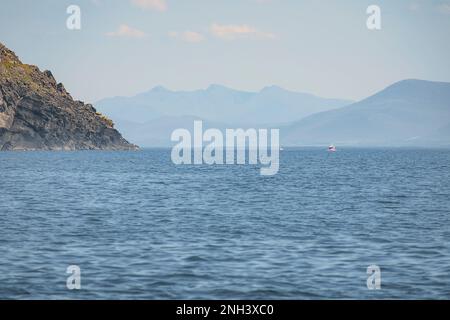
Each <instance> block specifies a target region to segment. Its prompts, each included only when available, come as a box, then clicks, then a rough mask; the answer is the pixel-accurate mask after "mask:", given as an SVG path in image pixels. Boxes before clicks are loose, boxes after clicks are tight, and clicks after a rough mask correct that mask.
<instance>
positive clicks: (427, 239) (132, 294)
mask: <svg viewBox="0 0 450 320" xmlns="http://www.w3.org/2000/svg"><path fill="white" fill-rule="evenodd" d="M0 179H1V182H0V298H1V299H348V298H350V299H375V298H377V299H380V298H381V299H385V298H390V299H398V298H404V299H417V298H421V299H443V298H447V299H448V298H450V150H437V149H436V150H425V149H417V150H414V149H340V150H339V152H337V153H335V154H328V153H327V152H326V151H324V150H322V149H289V150H285V151H283V152H282V153H281V159H280V172H279V174H278V175H276V176H273V177H264V176H261V175H260V174H259V168H258V167H256V166H240V165H239V166H238V165H232V166H175V165H173V164H172V162H171V160H170V150H164V149H150V150H143V151H140V152H24V153H20V152H4V153H0ZM373 264H375V265H378V266H379V267H380V268H381V290H368V288H367V284H366V281H367V277H368V275H367V273H366V271H367V267H368V266H369V265H373ZM69 265H78V266H79V267H80V268H81V286H82V288H81V290H73V291H71V290H68V289H67V288H66V279H67V277H68V276H69V274H67V273H66V268H67V267H68V266H69Z"/></svg>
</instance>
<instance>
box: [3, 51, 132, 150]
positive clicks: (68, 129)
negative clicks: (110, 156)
mask: <svg viewBox="0 0 450 320" xmlns="http://www.w3.org/2000/svg"><path fill="white" fill-rule="evenodd" d="M136 149H138V147H137V146H135V145H133V144H130V143H129V142H128V141H126V140H125V139H124V138H123V137H122V136H121V134H120V133H119V132H118V131H117V130H115V129H114V126H113V123H112V121H111V120H109V119H108V118H106V117H105V116H103V115H102V114H100V113H98V112H96V110H95V109H94V107H93V106H92V105H90V104H84V103H83V102H80V101H74V100H73V99H72V97H71V96H70V94H69V93H68V92H67V91H66V89H65V88H64V86H63V85H62V84H61V83H57V82H56V80H55V78H54V77H53V75H52V73H51V72H50V71H44V72H41V71H40V70H39V69H38V68H37V67H35V66H31V65H26V64H23V63H22V62H20V60H19V59H18V57H17V56H16V55H15V54H14V52H12V51H10V50H9V49H7V48H6V47H5V46H4V45H3V44H1V43H0V150H136Z"/></svg>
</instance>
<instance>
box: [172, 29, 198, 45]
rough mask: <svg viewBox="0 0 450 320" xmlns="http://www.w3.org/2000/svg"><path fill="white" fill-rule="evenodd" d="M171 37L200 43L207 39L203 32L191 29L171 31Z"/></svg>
mask: <svg viewBox="0 0 450 320" xmlns="http://www.w3.org/2000/svg"><path fill="white" fill-rule="evenodd" d="M169 37H172V38H176V39H181V40H183V41H185V42H191V43H199V42H202V41H204V40H205V37H204V36H203V35H202V34H201V33H198V32H195V31H189V30H188V31H184V32H174V31H172V32H169Z"/></svg>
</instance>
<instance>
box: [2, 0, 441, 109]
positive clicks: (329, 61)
mask: <svg viewBox="0 0 450 320" xmlns="http://www.w3.org/2000/svg"><path fill="white" fill-rule="evenodd" d="M133 2H134V3H133ZM70 4H77V5H79V6H80V7H81V10H82V29H81V30H80V31H70V30H68V29H67V28H66V19H67V17H68V15H67V14H66V8H67V7H68V6H69V5H70ZM370 4H377V5H379V6H380V7H381V10H382V30H381V31H370V30H368V29H367V28H366V19H367V14H366V8H367V7H368V5H370ZM0 5H1V6H0V42H3V43H4V44H6V45H7V46H8V47H10V48H11V49H13V50H14V51H16V53H17V54H18V55H19V56H20V57H21V59H22V60H23V61H24V62H26V63H30V64H36V65H38V66H39V67H40V68H41V69H50V70H52V71H53V73H54V75H55V77H56V78H57V80H58V81H61V82H63V83H64V84H65V86H66V88H67V89H68V91H69V92H71V93H72V95H73V96H74V97H75V98H77V99H81V100H84V101H89V102H94V101H96V100H98V99H100V98H104V97H108V96H116V95H133V94H136V93H138V92H142V91H146V90H148V89H150V88H152V87H154V86H156V85H163V86H165V87H167V88H170V89H174V90H191V89H198V88H204V87H207V86H208V85H209V84H211V83H218V84H223V85H226V86H229V87H232V88H236V89H242V90H251V91H256V90H259V89H261V88H262V87H264V86H267V85H273V84H274V85H279V86H282V87H285V88H287V89H292V90H296V91H302V92H309V93H313V94H317V95H320V96H324V97H335V98H349V99H360V98H364V97H366V96H368V95H370V94H372V93H375V92H376V91H378V90H380V89H382V88H384V87H386V86H387V85H389V84H391V83H393V82H395V81H398V80H402V79H405V78H419V79H425V80H436V81H450V58H449V57H450V41H449V40H450V0H442V1H433V0H396V1H392V0H389V1H375V0H372V1H366V0H333V1H331V0H321V1H317V0H303V1H302V0H78V1H77V0H69V1H66V0H40V1H35V0H0ZM120 26H122V28H121V29H120Z"/></svg>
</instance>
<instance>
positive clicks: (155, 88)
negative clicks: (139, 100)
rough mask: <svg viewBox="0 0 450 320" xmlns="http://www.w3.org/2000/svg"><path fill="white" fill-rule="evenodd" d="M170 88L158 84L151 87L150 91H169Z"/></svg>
mask: <svg viewBox="0 0 450 320" xmlns="http://www.w3.org/2000/svg"><path fill="white" fill-rule="evenodd" d="M169 91H170V90H169V89H167V88H166V87H164V86H161V85H158V86H155V87H153V88H152V89H151V90H150V92H169Z"/></svg>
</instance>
